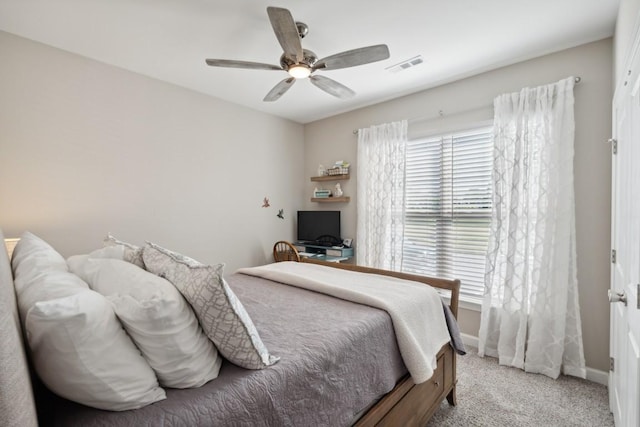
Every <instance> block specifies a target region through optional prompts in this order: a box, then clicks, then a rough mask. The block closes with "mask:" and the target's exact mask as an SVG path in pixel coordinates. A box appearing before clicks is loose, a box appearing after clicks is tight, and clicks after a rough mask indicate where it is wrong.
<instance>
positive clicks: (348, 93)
mask: <svg viewBox="0 0 640 427" xmlns="http://www.w3.org/2000/svg"><path fill="white" fill-rule="evenodd" d="M309 80H311V83H313V84H314V85H316V86H317V87H319V88H320V89H322V90H323V91H325V92H327V93H328V94H330V95H333V96H335V97H336V98H340V99H349V98H352V97H353V96H354V95H355V94H356V93H355V92H354V91H352V90H351V89H349V88H348V87H346V86H345V85H343V84H341V83H338V82H337V81H335V80H332V79H330V78H327V77H324V76H310V77H309Z"/></svg>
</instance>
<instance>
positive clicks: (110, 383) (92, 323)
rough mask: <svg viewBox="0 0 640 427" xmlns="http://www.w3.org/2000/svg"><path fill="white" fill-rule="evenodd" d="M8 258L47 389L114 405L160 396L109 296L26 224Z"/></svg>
mask: <svg viewBox="0 0 640 427" xmlns="http://www.w3.org/2000/svg"><path fill="white" fill-rule="evenodd" d="M12 265H13V272H14V277H15V280H14V283H15V289H16V296H17V300H18V309H19V312H20V319H21V321H22V324H23V325H24V326H25V328H24V330H25V333H26V335H27V341H28V342H29V347H30V349H31V352H30V353H31V359H32V360H33V362H34V365H35V368H36V371H37V373H38V375H39V376H40V378H42V380H43V381H44V382H45V384H47V385H48V386H49V388H50V389H51V390H52V391H53V392H55V393H57V394H59V395H61V396H63V397H67V398H69V399H71V400H75V401H77V402H80V403H83V404H85V405H89V406H95V407H98V408H101V409H112V410H123V409H131V408H137V407H140V406H143V405H146V404H148V403H152V402H155V401H156V400H160V399H163V398H164V396H165V395H164V390H162V389H161V388H159V386H158V381H157V379H156V377H155V374H154V373H153V370H151V368H150V367H149V364H148V363H147V362H146V361H145V360H144V358H143V357H142V356H141V355H140V352H139V351H138V349H136V347H135V345H134V344H133V342H132V341H131V338H129V337H128V336H127V335H126V333H125V332H124V330H123V329H122V326H121V325H120V323H119V322H118V319H117V318H116V316H115V314H114V312H113V309H112V308H111V304H110V303H109V302H108V301H107V300H106V299H105V298H104V297H103V296H101V295H100V294H97V293H95V292H93V291H91V290H90V289H89V286H88V285H87V284H86V283H85V282H84V281H83V280H82V279H80V278H79V277H78V276H76V275H74V274H73V273H71V272H69V271H68V268H67V263H66V262H65V261H64V258H63V257H62V255H60V254H59V253H58V252H57V251H56V250H55V249H54V248H52V247H51V246H50V245H49V244H48V243H47V242H45V241H44V240H42V239H40V238H38V237H36V236H35V235H33V234H31V233H29V232H26V233H24V234H23V235H22V237H21V238H20V242H19V243H18V245H17V246H16V248H15V252H14V257H13V259H12ZM0 345H1V344H0ZM132 371H133V372H132Z"/></svg>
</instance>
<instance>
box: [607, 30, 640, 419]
mask: <svg viewBox="0 0 640 427" xmlns="http://www.w3.org/2000/svg"><path fill="white" fill-rule="evenodd" d="M628 64H630V66H629V67H628V69H627V70H628V72H627V73H625V80H624V81H623V82H621V84H620V85H618V88H617V90H616V94H615V96H614V101H613V120H614V122H613V131H614V147H613V148H614V151H616V150H615V149H616V146H617V154H614V155H613V176H612V179H613V182H612V230H611V231H612V249H613V250H614V251H615V260H613V264H612V269H611V289H610V291H609V292H610V294H609V298H610V300H611V301H612V303H611V346H610V352H611V357H612V372H611V373H610V376H609V400H610V405H611V411H612V412H613V415H614V418H615V422H616V426H618V427H634V426H637V427H640V400H639V399H640V300H639V299H638V298H639V296H638V293H639V288H640V94H639V92H640V42H639V41H637V42H636V43H635V49H634V54H633V55H632V58H631V60H629V61H628ZM625 82H626V83H625ZM612 255H613V253H612Z"/></svg>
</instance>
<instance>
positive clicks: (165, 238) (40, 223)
mask: <svg viewBox="0 0 640 427" xmlns="http://www.w3.org/2000/svg"><path fill="white" fill-rule="evenodd" d="M0 52H2V66H0V159H1V162H2V165H1V167H0V226H1V227H3V230H4V233H5V235H6V236H7V237H12V236H18V235H19V234H20V233H22V232H23V231H24V230H27V229H28V230H31V231H33V232H35V233H36V234H39V235H41V236H42V237H44V238H45V239H46V240H48V241H50V242H51V243H52V244H53V245H54V246H55V247H56V248H57V249H58V250H60V251H61V252H62V253H63V255H65V256H68V255H72V254H76V253H82V252H86V251H89V250H91V249H93V248H96V247H98V246H99V245H100V244H101V241H102V238H103V236H104V235H105V234H106V233H107V232H109V231H110V232H112V233H114V234H115V235H116V236H117V237H120V238H121V239H123V240H128V241H131V242H135V243H143V242H144V240H145V239H148V240H152V241H155V242H157V243H159V244H161V245H165V246H167V247H169V248H173V249H175V250H178V251H183V252H184V253H185V254H187V255H190V256H192V257H194V258H196V259H199V260H201V261H203V262H211V263H212V262H226V263H227V271H228V272H229V271H232V270H235V269H236V268H237V267H240V266H247V265H255V264H261V263H264V262H265V261H267V260H271V248H272V245H273V243H274V242H275V241H276V240H279V239H282V238H285V239H291V238H293V237H294V236H293V235H294V222H293V217H294V215H292V214H293V213H294V212H295V211H296V210H298V209H299V208H300V204H301V200H303V184H302V183H301V181H300V177H301V176H302V175H303V171H302V162H303V150H304V147H303V127H302V125H299V124H296V123H293V122H290V121H287V120H283V119H279V118H276V117H273V116H270V115H267V114H263V113H259V112H256V111H252V110H249V109H246V108H243V107H239V106H236V105H233V104H230V103H227V102H223V101H219V100H217V99H214V98H211V97H209V96H205V95H201V94H198V93H195V92H192V91H190V90H186V89H183V88H180V87H177V86H173V85H170V84H166V83H163V82H160V81H157V80H153V79H150V78H147V77H144V76H141V75H138V74H134V73H131V72H128V71H124V70H121V69H118V68H115V67H112V66H108V65H105V64H102V63H99V62H96V61H93V60H89V59H86V58H83V57H80V56H77V55H73V54H70V53H67V52H64V51H61V50H58V49H54V48H51V47H48V46H45V45H42V44H39V43H34V42H32V41H29V40H26V39H23V38H20V37H17V36H13V35H10V34H8V33H4V32H0ZM238 83H239V84H240V83H241V82H238ZM265 196H269V197H270V199H271V205H272V207H271V208H269V209H265V208H262V207H261V205H262V199H263V197H265ZM277 209H284V212H285V220H281V219H279V218H277V217H276V214H277Z"/></svg>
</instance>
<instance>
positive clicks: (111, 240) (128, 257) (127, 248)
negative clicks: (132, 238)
mask: <svg viewBox="0 0 640 427" xmlns="http://www.w3.org/2000/svg"><path fill="white" fill-rule="evenodd" d="M103 243H104V246H105V247H108V246H122V247H123V248H124V258H123V259H124V260H125V261H127V262H130V263H131V264H135V265H137V266H138V267H140V268H145V266H144V261H143V260H142V248H141V247H139V246H136V245H132V244H131V243H127V242H123V241H121V240H118V239H116V238H115V237H113V236H112V235H111V233H109V234H107V237H105V238H104V240H103Z"/></svg>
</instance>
